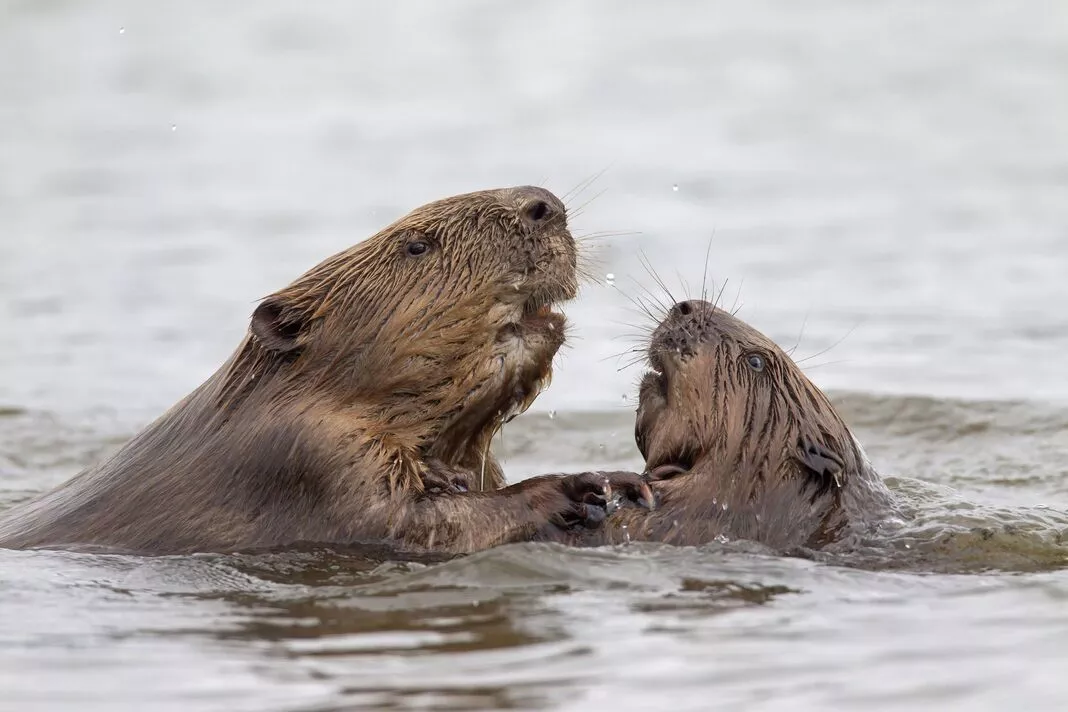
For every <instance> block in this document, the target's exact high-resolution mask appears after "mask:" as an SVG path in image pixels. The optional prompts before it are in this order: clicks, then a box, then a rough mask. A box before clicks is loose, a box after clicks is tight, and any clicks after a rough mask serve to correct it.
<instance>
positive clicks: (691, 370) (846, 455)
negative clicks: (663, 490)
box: [635, 300, 863, 509]
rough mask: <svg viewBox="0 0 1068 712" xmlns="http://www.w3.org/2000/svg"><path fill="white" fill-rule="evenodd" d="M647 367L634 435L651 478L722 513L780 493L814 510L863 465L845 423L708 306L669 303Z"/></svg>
mask: <svg viewBox="0 0 1068 712" xmlns="http://www.w3.org/2000/svg"><path fill="white" fill-rule="evenodd" d="M648 359H649V366H650V371H649V372H648V373H646V374H645V376H644V377H643V379H642V382H641V388H640V398H639V408H638V414H637V423H636V426H635V435H636V440H637V443H638V447H639V449H640V450H641V452H642V455H643V456H644V457H645V459H646V466H647V470H648V471H649V472H650V473H651V474H652V476H653V478H654V479H666V478H668V477H673V476H678V478H679V479H680V480H681V479H684V478H685V479H691V478H693V479H692V488H693V489H692V490H691V494H692V492H695V491H698V490H699V491H701V492H703V493H707V494H708V496H709V497H710V498H711V497H718V498H719V501H720V502H722V503H723V508H724V509H726V508H727V504H728V503H731V504H733V505H740V506H746V505H751V504H752V503H754V502H756V501H757V500H759V499H761V498H762V497H765V496H768V495H769V493H771V492H774V491H776V490H781V489H782V486H783V485H785V484H790V485H791V486H790V487H789V488H788V489H789V491H790V492H792V493H794V494H790V495H789V496H790V497H796V496H798V495H797V493H798V492H799V488H800V492H802V493H805V494H807V495H809V499H810V503H812V504H815V502H816V500H817V499H821V498H823V497H824V496H830V497H831V498H833V499H836V498H837V497H838V494H839V491H840V490H841V489H842V488H843V487H846V486H847V485H848V484H849V482H850V478H851V477H852V476H854V473H856V472H857V471H858V469H859V468H860V467H861V466H862V465H863V454H862V453H861V452H860V451H859V446H857V444H856V442H855V441H854V439H853V436H852V434H851V433H850V431H849V429H848V427H847V426H846V424H845V423H844V422H843V421H842V419H841V418H840V417H839V415H838V413H837V412H836V411H835V409H834V407H833V406H832V405H831V403H830V401H829V400H828V399H827V397H826V396H825V395H824V394H823V392H822V391H820V389H819V388H817V387H816V386H815V385H814V384H813V383H812V382H811V381H809V380H808V378H806V377H805V375H804V374H803V373H802V372H801V369H800V368H798V366H797V365H796V364H795V363H794V362H793V361H792V360H791V359H790V357H789V356H788V355H787V354H786V353H785V352H784V351H783V350H782V349H780V348H779V347H778V346H777V345H776V344H775V343H774V342H773V341H771V339H769V338H767V337H766V336H764V335H763V334H761V333H760V332H759V331H757V330H756V329H754V328H753V327H751V326H749V325H748V324H746V323H745V322H743V321H741V320H740V319H737V318H735V317H734V316H733V315H732V314H730V313H729V312H727V311H724V310H723V309H719V308H717V307H716V306H715V305H713V304H711V303H709V302H706V301H700V300H691V301H684V302H679V303H677V304H675V305H674V306H673V307H672V308H671V309H670V311H669V313H668V315H667V317H666V318H665V319H664V321H663V322H662V323H661V324H660V325H659V326H657V328H656V329H655V330H654V332H653V334H652V338H651V340H650V344H649V350H648ZM681 473H687V474H686V475H685V477H684V476H683V475H682V474H681ZM793 485H796V486H793ZM782 496H783V497H786V496H787V495H785V494H784V495H782Z"/></svg>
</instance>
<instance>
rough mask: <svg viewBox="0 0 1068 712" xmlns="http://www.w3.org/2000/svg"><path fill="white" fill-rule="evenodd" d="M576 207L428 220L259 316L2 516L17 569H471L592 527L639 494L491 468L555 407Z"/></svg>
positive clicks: (607, 479) (606, 481)
mask: <svg viewBox="0 0 1068 712" xmlns="http://www.w3.org/2000/svg"><path fill="white" fill-rule="evenodd" d="M576 274H577V273H576V246H575V241H574V239H573V238H572V236H571V233H570V231H569V228H568V223H567V211H566V208H565V206H564V204H563V203H562V202H561V201H560V199H559V198H557V197H556V196H555V195H553V194H552V193H551V192H549V191H547V190H544V189H542V188H538V187H532V186H523V187H513V188H504V189H497V190H485V191H479V192H473V193H466V194H463V195H457V196H453V197H450V198H445V199H442V200H438V201H435V202H432V203H429V204H426V205H423V206H422V207H419V208H416V209H415V210H413V211H412V212H410V213H408V214H407V215H405V216H404V217H402V218H400V219H399V220H397V221H396V222H394V223H393V224H391V225H389V226H388V227H386V228H384V229H383V230H381V231H380V232H378V233H377V234H375V235H373V236H372V237H370V238H368V239H366V240H364V241H362V242H360V243H358V244H356V245H355V246H353V247H351V248H349V249H346V250H344V251H342V252H340V253H338V254H336V255H334V256H332V257H330V258H328V259H326V260H324V261H323V262H321V263H320V264H318V265H317V266H315V267H313V268H312V269H311V270H309V271H308V272H306V273H305V274H304V275H302V276H301V277H299V278H297V279H296V281H294V282H293V283H292V284H290V285H289V286H287V287H285V288H284V289H282V290H280V291H277V292H275V293H273V294H271V295H269V296H268V297H266V298H264V299H263V300H262V301H261V302H260V303H259V304H258V306H256V308H255V310H254V311H253V313H252V317H251V322H250V325H249V328H248V332H247V334H246V335H245V337H244V339H243V340H242V342H241V343H240V345H239V346H238V347H237V349H236V350H235V351H234V353H233V354H232V355H231V357H230V358H229V359H228V360H227V361H226V362H225V363H224V364H223V365H222V367H221V368H219V370H218V371H216V372H215V373H214V374H213V375H212V376H211V377H210V378H208V379H207V380H206V381H205V382H204V383H203V384H201V385H200V386H199V387H198V388H196V389H195V390H194V391H193V392H192V393H190V394H189V395H188V396H186V397H185V398H184V399H182V400H181V401H179V402H178V403H177V404H176V405H174V406H173V407H172V408H171V409H170V410H168V411H167V412H166V413H164V414H163V415H162V416H160V417H159V418H158V419H157V420H156V421H155V422H153V423H151V424H150V425H149V426H148V427H147V428H145V429H144V430H143V431H142V432H140V433H139V434H137V435H136V436H135V437H133V439H131V440H130V441H129V442H128V443H126V444H125V445H124V446H122V447H121V449H119V450H118V451H117V452H116V453H115V454H114V455H112V456H111V457H110V458H108V459H106V460H105V461H103V462H102V463H100V464H97V465H95V466H92V467H90V468H88V469H87V470H85V471H83V472H82V473H80V474H78V475H76V476H75V477H74V478H73V479H71V480H70V481H68V482H67V483H66V484H64V485H61V486H60V487H58V488H57V489H55V490H53V491H51V492H48V493H46V494H44V495H42V496H40V497H38V498H36V499H34V500H31V501H29V502H27V503H24V504H22V505H19V506H16V507H15V508H13V509H11V510H9V511H8V512H6V513H5V514H4V515H3V518H2V519H0V546H3V547H7V548H28V547H59V546H63V547H71V546H77V547H80V548H85V547H90V548H105V549H109V550H122V551H129V552H135V553H144V554H169V553H185V552H192V551H232V550H248V549H259V548H275V547H280V546H286V545H290V544H294V543H297V542H319V543H343V544H355V543H359V542H368V543H375V544H376V545H381V544H382V543H386V544H388V545H389V546H392V547H395V548H396V549H397V550H401V551H412V552H426V551H432V552H445V553H466V552H470V551H474V550H477V549H483V548H488V547H491V546H495V545H497V544H501V543H505V542H511V541H520V540H531V539H535V540H536V539H539V538H558V536H559V533H560V532H561V531H567V530H568V529H569V528H572V527H583V526H589V527H596V526H597V525H598V524H599V522H600V521H601V520H603V518H604V511H603V508H602V507H601V504H603V500H604V499H605V495H607V494H610V492H611V490H612V488H613V487H614V488H615V489H616V490H617V491H621V492H624V493H625V494H626V495H627V496H628V497H630V498H632V499H635V498H639V497H641V496H642V494H643V493H647V492H648V488H647V487H646V486H645V485H644V484H643V482H642V480H641V478H640V477H639V476H638V475H637V474H635V473H622V472H620V473H578V474H574V475H568V476H543V477H535V478H531V479H528V480H525V481H522V482H519V483H517V484H514V485H512V486H509V487H506V486H504V485H505V481H504V476H503V473H502V471H501V468H500V465H499V464H498V462H497V461H496V460H495V459H494V458H493V456H492V455H491V454H490V453H489V446H490V441H491V439H492V437H493V435H494V434H495V433H496V431H497V430H498V429H499V428H500V427H501V426H502V424H503V423H504V422H505V421H506V420H508V419H510V418H512V417H514V416H515V415H516V414H518V413H520V412H522V411H524V410H525V409H526V408H528V407H529V406H530V404H531V403H532V401H533V400H534V398H535V397H536V396H537V395H538V393H539V392H540V391H541V389H542V388H543V387H544V386H545V385H547V383H548V381H549V379H550V376H551V369H552V359H553V357H554V355H555V354H556V352H557V350H558V349H559V348H560V346H561V345H562V344H563V343H564V338H565V336H564V328H565V324H566V322H565V318H564V316H563V315H562V314H560V313H559V312H558V311H555V310H554V307H555V306H556V305H557V304H559V303H561V302H564V301H567V300H569V299H571V298H573V297H574V296H575V294H576V290H577V276H576Z"/></svg>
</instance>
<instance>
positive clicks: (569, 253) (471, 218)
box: [220, 187, 577, 489]
mask: <svg viewBox="0 0 1068 712" xmlns="http://www.w3.org/2000/svg"><path fill="white" fill-rule="evenodd" d="M576 289H577V281H576V248H575V241H574V239H573V238H572V236H571V233H570V232H569V230H568V224H567V214H566V209H565V206H564V205H563V203H562V202H561V201H560V200H559V199H558V198H557V197H556V196H555V195H553V194H552V193H550V192H549V191H547V190H543V189H541V188H536V187H516V188H506V189H500V190H487V191H481V192H475V193H468V194H465V195H458V196H454V197H450V198H446V199H444V200H439V201H436V202H433V203H429V204H427V205H424V206H422V207H420V208H417V209H416V210H414V211H412V212H411V213H409V214H407V215H405V216H404V217H402V218H401V219H399V220H397V221H396V222H394V223H393V224H392V225H390V226H388V227H386V228H385V229H383V230H381V231H380V232H378V233H377V234H375V235H374V236H372V237H370V238H368V239H366V240H364V241H363V242H360V243H358V244H357V245H355V246H354V247H352V248H350V249H347V250H345V251H343V252H341V253H339V254H337V255H334V256H333V257H331V258H328V259H327V260H325V261H323V262H322V263H321V264H319V265H318V266H316V267H315V268H313V269H311V270H310V271H308V272H307V273H306V274H304V275H303V276H301V277H300V278H298V279H297V280H296V281H295V282H293V283H292V284H290V285H289V286H288V287H286V288H284V289H282V290H280V291H278V292H275V293H274V294H272V295H270V296H268V297H267V298H265V299H264V300H263V301H262V303H260V304H259V306H258V307H257V308H256V309H255V312H254V313H253V315H252V322H251V327H250V337H249V338H248V339H247V340H246V343H245V344H244V346H243V348H242V349H241V350H240V351H239V353H238V354H237V356H236V357H235V359H234V360H233V362H232V363H231V365H230V368H229V372H228V374H227V377H226V379H225V385H224V387H223V388H222V389H221V391H220V393H221V399H222V400H223V401H224V402H227V403H230V404H231V405H237V404H240V403H241V402H243V401H247V400H249V399H252V398H255V399H256V400H258V401H259V402H260V404H261V406H262V405H263V403H264V400H265V399H266V400H268V401H270V402H271V403H274V404H277V405H278V407H284V404H285V403H287V402H295V401H298V400H299V403H300V408H302V409H304V410H309V409H310V410H312V411H313V412H314V411H315V410H320V411H323V412H328V413H330V427H331V428H333V429H339V428H340V429H341V430H343V431H348V432H350V436H349V437H350V439H351V440H359V441H361V442H367V443H369V445H368V447H370V448H371V449H372V450H374V451H375V453H377V457H376V458H375V459H378V460H382V461H383V462H388V463H389V468H390V471H391V472H392V473H393V474H391V475H390V477H389V480H390V484H391V486H397V485H398V484H401V485H410V486H413V487H416V488H418V487H419V479H418V476H419V474H420V472H421V471H423V470H424V469H425V463H426V462H427V461H428V460H437V461H440V462H441V463H444V464H446V465H449V466H452V467H460V468H465V467H466V468H477V467H482V468H484V471H485V468H488V474H486V476H485V486H486V488H487V489H489V488H490V487H491V486H492V487H496V486H500V485H501V484H502V483H503V479H502V477H501V474H500V471H499V468H498V467H497V465H496V463H495V462H493V461H492V459H491V460H490V461H489V462H488V463H486V462H485V460H484V458H486V451H487V450H488V446H489V441H490V439H491V438H492V436H493V434H494V433H495V431H496V430H497V429H498V428H499V427H500V425H501V424H502V422H503V421H504V420H505V419H507V418H509V417H511V416H513V415H515V414H516V413H518V412H521V411H523V410H525V409H526V408H527V407H528V406H529V405H530V404H531V402H532V401H533V400H534V398H535V397H536V396H537V394H538V393H539V391H540V390H541V388H543V387H544V386H545V385H546V383H547V381H548V380H549V377H550V375H551V365H552V359H553V356H554V355H555V353H556V351H557V350H558V349H559V347H560V346H561V345H562V343H563V341H564V326H565V320H564V317H563V315H562V314H559V313H557V312H556V311H554V307H555V306H556V305H557V304H558V303H559V302H562V301H565V300H568V299H571V298H572V297H574V296H575V293H576ZM298 395H299V398H298ZM317 401H318V402H319V406H321V407H319V408H317V407H316V402H317ZM338 414H341V416H340V419H339V416H338ZM375 453H372V454H375ZM398 478H400V479H402V480H403V482H398ZM478 484H479V483H476V486H478Z"/></svg>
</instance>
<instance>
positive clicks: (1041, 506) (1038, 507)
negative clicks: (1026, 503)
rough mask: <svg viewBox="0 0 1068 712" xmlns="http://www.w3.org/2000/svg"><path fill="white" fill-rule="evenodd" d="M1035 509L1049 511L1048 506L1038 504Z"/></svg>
mask: <svg viewBox="0 0 1068 712" xmlns="http://www.w3.org/2000/svg"><path fill="white" fill-rule="evenodd" d="M1035 509H1049V505H1048V504H1036V505H1035Z"/></svg>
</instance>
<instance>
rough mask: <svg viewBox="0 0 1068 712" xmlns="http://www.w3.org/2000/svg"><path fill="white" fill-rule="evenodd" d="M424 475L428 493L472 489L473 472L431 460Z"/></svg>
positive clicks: (437, 493) (424, 488) (455, 492)
mask: <svg viewBox="0 0 1068 712" xmlns="http://www.w3.org/2000/svg"><path fill="white" fill-rule="evenodd" d="M428 464H429V469H428V470H427V472H426V473H425V474H424V475H423V491H424V492H426V493H427V494H428V495H439V494H462V493H464V492H469V491H470V490H471V477H472V475H471V473H469V472H466V471H464V470H460V469H457V468H454V467H449V466H448V465H445V464H444V463H441V462H438V461H431V462H430V463H428Z"/></svg>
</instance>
